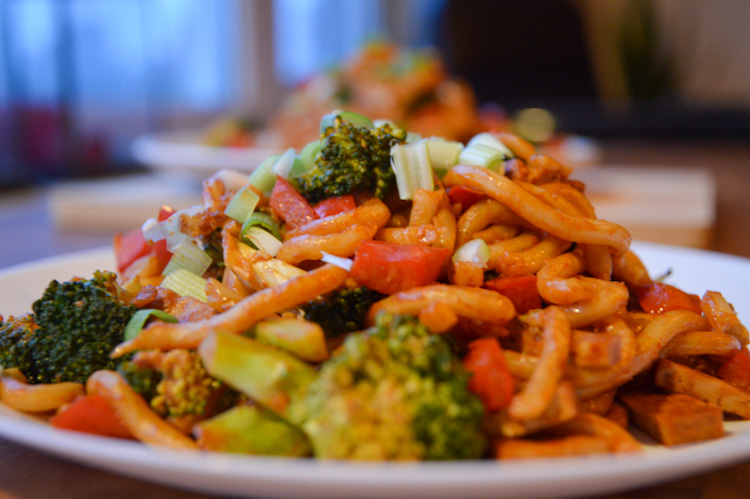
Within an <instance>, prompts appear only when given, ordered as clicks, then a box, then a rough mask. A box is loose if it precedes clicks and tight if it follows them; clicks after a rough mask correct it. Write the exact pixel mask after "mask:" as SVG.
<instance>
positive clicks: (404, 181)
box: [391, 140, 435, 199]
mask: <svg viewBox="0 0 750 499" xmlns="http://www.w3.org/2000/svg"><path fill="white" fill-rule="evenodd" d="M391 167H392V168H393V171H394V173H395V174H396V185H397V187H398V195H399V197H400V198H401V199H413V198H414V194H415V193H416V192H417V191H418V190H419V189H426V190H429V191H431V190H434V189H435V179H434V178H433V173H432V163H431V161H430V153H429V151H428V149H427V143H426V142H425V141H424V140H420V141H419V142H413V143H411V144H398V145H395V146H393V147H391Z"/></svg>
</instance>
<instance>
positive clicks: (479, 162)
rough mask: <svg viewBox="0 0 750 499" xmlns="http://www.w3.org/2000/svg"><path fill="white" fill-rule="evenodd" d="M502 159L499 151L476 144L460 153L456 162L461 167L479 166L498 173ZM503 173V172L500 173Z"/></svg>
mask: <svg viewBox="0 0 750 499" xmlns="http://www.w3.org/2000/svg"><path fill="white" fill-rule="evenodd" d="M503 159H504V156H503V153H502V152H501V151H499V150H497V149H494V148H492V147H490V146H488V145H485V144H478V143H477V144H474V145H471V146H468V147H466V149H464V150H463V151H461V155H460V156H459V157H458V162H459V163H460V164H462V165H474V166H481V167H483V168H487V169H489V170H492V171H493V172H500V170H501V166H502V165H503ZM504 172H505V171H504V170H503V171H502V172H501V173H504Z"/></svg>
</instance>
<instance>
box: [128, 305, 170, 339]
mask: <svg viewBox="0 0 750 499" xmlns="http://www.w3.org/2000/svg"><path fill="white" fill-rule="evenodd" d="M151 317H153V318H155V319H159V320H160V321H164V322H177V317H175V316H174V315H172V314H168V313H166V312H164V311H163V310H159V309H157V308H142V309H140V310H138V311H137V312H136V313H134V314H133V316H132V317H131V318H130V320H129V321H128V323H127V325H126V326H125V331H124V334H125V339H126V340H132V339H135V338H136V337H137V336H138V335H139V334H141V330H143V326H145V325H146V322H147V321H148V320H149V319H150V318H151Z"/></svg>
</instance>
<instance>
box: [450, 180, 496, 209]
mask: <svg viewBox="0 0 750 499" xmlns="http://www.w3.org/2000/svg"><path fill="white" fill-rule="evenodd" d="M486 198H487V195H486V194H485V193H483V192H480V191H478V190H476V189H472V188H471V187H464V186H462V185H457V186H455V187H451V188H450V190H449V191H448V199H450V201H451V204H460V205H461V211H466V210H467V209H469V208H470V207H471V205H473V204H474V203H476V202H478V201H481V200H482V199H486Z"/></svg>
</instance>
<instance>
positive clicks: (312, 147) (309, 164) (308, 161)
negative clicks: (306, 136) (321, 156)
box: [299, 140, 323, 172]
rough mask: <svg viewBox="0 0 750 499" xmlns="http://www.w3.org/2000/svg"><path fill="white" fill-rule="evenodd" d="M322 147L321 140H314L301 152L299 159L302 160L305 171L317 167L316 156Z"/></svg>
mask: <svg viewBox="0 0 750 499" xmlns="http://www.w3.org/2000/svg"><path fill="white" fill-rule="evenodd" d="M322 148H323V143H322V142H321V141H319V140H313V141H312V142H309V143H308V144H307V145H306V146H305V147H303V148H302V150H301V151H300V152H299V160H300V161H301V162H302V166H303V167H304V170H305V172H307V171H310V170H312V169H313V168H314V167H315V157H316V156H317V155H318V153H319V152H320V150H321V149H322Z"/></svg>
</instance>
